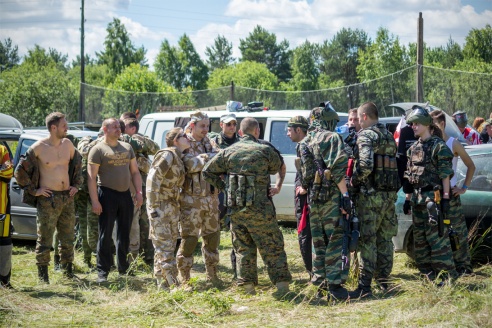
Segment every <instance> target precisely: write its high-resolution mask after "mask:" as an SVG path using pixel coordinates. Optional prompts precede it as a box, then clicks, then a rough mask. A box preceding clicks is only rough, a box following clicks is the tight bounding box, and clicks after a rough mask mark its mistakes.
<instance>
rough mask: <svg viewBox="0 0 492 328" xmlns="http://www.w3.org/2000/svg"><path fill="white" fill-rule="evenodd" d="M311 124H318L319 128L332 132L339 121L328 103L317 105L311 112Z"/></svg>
mask: <svg viewBox="0 0 492 328" xmlns="http://www.w3.org/2000/svg"><path fill="white" fill-rule="evenodd" d="M310 118H311V123H312V124H313V123H314V124H316V123H317V124H319V125H320V126H321V128H323V129H326V130H329V131H334V130H335V127H336V125H337V123H338V122H339V121H340V119H339V117H338V114H337V112H336V111H335V109H334V108H333V106H332V105H331V103H330V102H329V101H325V102H324V103H321V104H319V107H315V108H313V110H312V111H311V115H310Z"/></svg>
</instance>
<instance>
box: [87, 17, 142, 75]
mask: <svg viewBox="0 0 492 328" xmlns="http://www.w3.org/2000/svg"><path fill="white" fill-rule="evenodd" d="M106 31H107V32H108V34H107V36H106V39H105V41H104V50H103V51H102V52H96V56H97V60H98V63H99V64H106V65H108V67H109V69H110V71H111V72H112V73H113V76H114V77H115V76H116V75H118V74H120V73H121V72H122V71H123V69H124V68H125V67H127V66H129V65H130V64H132V63H136V64H139V65H142V66H146V65H147V60H146V59H145V54H146V53H147V50H146V49H145V48H144V47H143V46H141V47H140V48H138V49H137V48H136V47H135V46H134V45H133V43H132V41H131V40H130V34H129V33H128V32H127V30H126V28H125V25H124V24H122V23H121V21H120V20H119V19H118V18H114V19H113V21H112V22H111V23H109V24H108V27H107V28H106Z"/></svg>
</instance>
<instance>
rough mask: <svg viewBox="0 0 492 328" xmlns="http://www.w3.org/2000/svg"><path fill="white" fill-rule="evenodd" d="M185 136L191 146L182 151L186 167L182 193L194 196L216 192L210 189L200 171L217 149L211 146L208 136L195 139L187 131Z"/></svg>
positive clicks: (203, 195)
mask: <svg viewBox="0 0 492 328" xmlns="http://www.w3.org/2000/svg"><path fill="white" fill-rule="evenodd" d="M186 137H187V138H188V140H189V141H190V144H191V147H190V148H188V149H186V150H185V151H184V153H185V156H184V157H183V162H184V165H185V168H186V176H185V182H184V185H183V191H184V193H185V194H187V195H189V196H194V197H205V196H209V195H211V194H217V192H216V191H213V190H212V188H211V186H210V184H209V183H208V182H206V181H205V180H204V179H203V177H202V173H201V172H202V169H203V167H204V166H205V163H206V162H207V161H208V160H209V159H211V158H212V157H214V156H215V155H216V154H217V151H218V149H217V148H216V147H214V146H212V144H211V142H210V139H209V138H208V137H204V138H203V139H202V140H201V141H197V140H195V138H193V136H192V135H191V133H187V134H186Z"/></svg>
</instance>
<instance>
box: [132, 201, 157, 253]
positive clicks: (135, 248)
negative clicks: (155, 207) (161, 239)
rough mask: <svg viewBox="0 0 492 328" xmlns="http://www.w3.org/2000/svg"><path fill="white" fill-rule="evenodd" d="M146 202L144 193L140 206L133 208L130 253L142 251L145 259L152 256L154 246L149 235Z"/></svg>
mask: <svg viewBox="0 0 492 328" xmlns="http://www.w3.org/2000/svg"><path fill="white" fill-rule="evenodd" d="M146 203H147V197H146V196H145V195H144V196H143V203H142V206H141V207H139V208H135V209H134V210H133V221H132V227H131V230H130V253H133V254H136V253H143V254H144V257H145V259H146V260H151V259H153V257H154V246H153V242H152V241H151V239H150V237H149V229H150V224H149V216H148V215H147V208H146Z"/></svg>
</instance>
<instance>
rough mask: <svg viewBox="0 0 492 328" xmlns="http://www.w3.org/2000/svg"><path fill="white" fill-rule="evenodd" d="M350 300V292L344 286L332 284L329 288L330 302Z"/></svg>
mask: <svg viewBox="0 0 492 328" xmlns="http://www.w3.org/2000/svg"><path fill="white" fill-rule="evenodd" d="M348 298H349V292H348V290H347V289H346V288H345V287H343V286H342V285H338V284H330V285H329V287H328V301H330V299H331V300H334V301H346V300H347V299H348Z"/></svg>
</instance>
